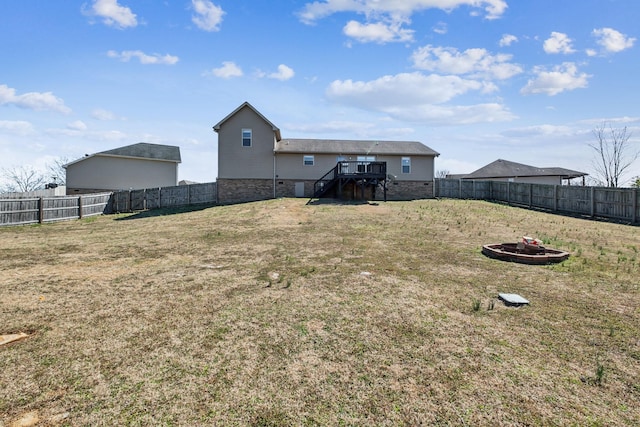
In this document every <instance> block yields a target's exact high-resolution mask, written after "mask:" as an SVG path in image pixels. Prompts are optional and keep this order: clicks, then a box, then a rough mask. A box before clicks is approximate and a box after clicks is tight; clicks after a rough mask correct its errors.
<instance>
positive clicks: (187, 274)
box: [0, 199, 640, 426]
mask: <svg viewBox="0 0 640 427" xmlns="http://www.w3.org/2000/svg"><path fill="white" fill-rule="evenodd" d="M305 202H306V200H301V199H280V200H270V201H265V202H257V203H247V204H241V205H235V206H221V207H211V208H207V209H200V210H193V211H189V212H176V211H156V212H148V213H143V214H134V215H131V214H128V215H113V216H103V217H93V218H88V219H84V220H80V221H72V222H64V223H56V224H48V225H42V226H24V227H10V228H6V227H5V228H0V272H1V274H0V335H3V334H9V333H17V332H27V333H29V334H31V335H30V336H29V337H28V338H26V339H24V340H22V341H18V342H15V343H12V344H9V345H4V346H2V347H0V426H2V425H4V426H10V425H12V423H14V422H22V423H23V424H29V422H31V423H36V422H38V421H39V422H40V424H38V425H74V426H75V425H212V424H215V425H256V426H269V425H273V426H275V425H278V426H280V425H285V426H286V425H382V426H384V425H393V426H396V425H418V424H421V423H422V424H423V425H443V426H444V425H456V426H458V425H467V426H477V425H576V426H589V425H602V426H629V425H640V294H639V283H640V254H638V251H639V250H640V233H639V229H638V228H637V227H632V226H627V225H621V224H613V223H606V222H596V221H589V220H584V219H579V218H571V217H565V216H559V215H551V214H547V213H542V212H535V211H528V210H524V209H518V208H513V207H508V206H504V205H499V204H492V203H487V202H482V201H463V200H421V201H414V202H387V203H380V204H378V205H374V204H344V205H340V204H318V205H305ZM522 235H532V236H534V237H538V238H540V239H542V240H543V241H544V242H545V244H547V246H549V247H554V248H558V249H564V250H567V251H570V252H571V253H572V257H571V258H569V260H567V261H565V262H563V263H561V264H556V265H550V266H527V265H521V264H515V263H508V262H501V261H497V260H493V259H490V258H487V257H485V256H483V255H482V254H481V251H480V249H481V246H482V245H483V244H486V243H500V242H508V241H516V240H517V239H518V238H519V237H521V236H522ZM498 292H507V293H517V294H520V295H522V296H523V297H525V298H527V299H528V300H529V301H531V304H530V305H529V306H524V307H520V308H515V307H506V306H505V305H504V304H503V303H502V302H500V301H498V300H497V294H498Z"/></svg>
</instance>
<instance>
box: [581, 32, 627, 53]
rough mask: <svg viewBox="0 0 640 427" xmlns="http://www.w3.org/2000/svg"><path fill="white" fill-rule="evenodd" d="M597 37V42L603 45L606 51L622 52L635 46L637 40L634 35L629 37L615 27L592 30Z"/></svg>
mask: <svg viewBox="0 0 640 427" xmlns="http://www.w3.org/2000/svg"><path fill="white" fill-rule="evenodd" d="M591 34H592V35H593V36H594V37H595V38H596V39H597V40H596V42H597V43H598V44H599V45H600V46H602V48H603V49H604V51H605V52H611V53H616V52H621V51H623V50H625V49H629V48H631V47H633V43H634V42H635V41H636V39H635V38H634V37H627V36H626V35H624V34H622V33H621V32H619V31H616V30H614V29H613V28H599V29H595V30H593V31H592V32H591Z"/></svg>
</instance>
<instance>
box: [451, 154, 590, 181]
mask: <svg viewBox="0 0 640 427" xmlns="http://www.w3.org/2000/svg"><path fill="white" fill-rule="evenodd" d="M586 175H588V174H587V173H584V172H579V171H574V170H571V169H565V168H557V167H549V168H538V167H535V166H529V165H525V164H522V163H516V162H510V161H509V160H503V159H498V160H496V161H494V162H492V163H489V164H488V165H486V166H484V167H481V168H480V169H478V170H476V171H474V172H471V173H470V174H468V175H465V176H463V177H462V179H482V178H512V177H518V176H519V177H524V176H560V177H561V178H564V179H569V178H578V177H581V176H586Z"/></svg>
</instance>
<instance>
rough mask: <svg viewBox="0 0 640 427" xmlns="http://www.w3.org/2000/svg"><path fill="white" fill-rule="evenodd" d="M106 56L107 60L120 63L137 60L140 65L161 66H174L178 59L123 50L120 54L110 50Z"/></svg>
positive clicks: (170, 56) (171, 56)
mask: <svg viewBox="0 0 640 427" xmlns="http://www.w3.org/2000/svg"><path fill="white" fill-rule="evenodd" d="M107 56H108V57H109V58H115V59H119V60H120V61H122V62H129V61H130V60H131V58H138V60H139V61H140V63H141V64H145V65H148V64H162V65H174V64H176V63H177V62H178V61H179V60H180V58H178V57H177V56H173V55H168V54H167V55H160V54H157V53H154V54H153V55H148V54H146V53H144V52H142V51H140V50H124V51H122V52H120V53H118V52H116V51H115V50H110V51H109V52H107Z"/></svg>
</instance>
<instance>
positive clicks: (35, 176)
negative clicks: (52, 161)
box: [0, 165, 47, 192]
mask: <svg viewBox="0 0 640 427" xmlns="http://www.w3.org/2000/svg"><path fill="white" fill-rule="evenodd" d="M0 176H1V177H2V178H4V180H5V181H6V184H5V186H4V191H6V192H13V191H16V192H26V191H34V190H38V189H40V188H42V186H43V185H44V183H45V182H46V181H47V180H46V178H45V176H44V175H43V174H42V172H41V171H39V170H37V169H35V168H33V167H32V166H29V165H22V166H14V167H11V168H6V169H2V170H1V171H0Z"/></svg>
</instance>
